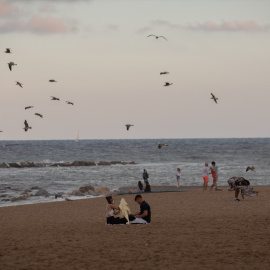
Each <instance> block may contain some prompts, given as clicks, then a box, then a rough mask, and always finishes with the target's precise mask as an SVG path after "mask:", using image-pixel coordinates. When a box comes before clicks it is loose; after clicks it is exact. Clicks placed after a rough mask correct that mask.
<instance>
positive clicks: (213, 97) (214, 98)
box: [211, 93, 218, 103]
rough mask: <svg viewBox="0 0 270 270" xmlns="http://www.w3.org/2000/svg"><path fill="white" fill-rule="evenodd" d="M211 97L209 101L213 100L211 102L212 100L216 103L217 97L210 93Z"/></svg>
mask: <svg viewBox="0 0 270 270" xmlns="http://www.w3.org/2000/svg"><path fill="white" fill-rule="evenodd" d="M211 95H212V97H211V99H213V100H214V101H215V102H216V103H217V100H218V98H217V97H215V95H214V94H212V93H211Z"/></svg>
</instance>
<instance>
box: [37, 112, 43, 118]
mask: <svg viewBox="0 0 270 270" xmlns="http://www.w3.org/2000/svg"><path fill="white" fill-rule="evenodd" d="M35 115H37V116H39V117H41V118H43V115H42V114H40V113H35Z"/></svg>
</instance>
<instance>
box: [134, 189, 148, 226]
mask: <svg viewBox="0 0 270 270" xmlns="http://www.w3.org/2000/svg"><path fill="white" fill-rule="evenodd" d="M135 202H136V203H138V204H139V205H140V212H139V213H137V214H136V215H135V217H136V218H137V219H143V220H145V221H146V222H147V223H150V222H151V207H150V205H149V204H148V203H147V202H146V201H145V200H143V198H142V196H141V195H140V194H138V195H136V197H135Z"/></svg>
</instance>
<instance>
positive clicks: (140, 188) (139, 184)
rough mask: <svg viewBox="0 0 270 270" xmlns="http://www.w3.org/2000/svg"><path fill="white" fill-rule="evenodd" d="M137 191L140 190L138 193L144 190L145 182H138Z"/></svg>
mask: <svg viewBox="0 0 270 270" xmlns="http://www.w3.org/2000/svg"><path fill="white" fill-rule="evenodd" d="M136 192H138V193H140V192H143V184H142V182H141V181H139V182H138V185H137V188H136Z"/></svg>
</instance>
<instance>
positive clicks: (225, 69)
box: [0, 0, 270, 140]
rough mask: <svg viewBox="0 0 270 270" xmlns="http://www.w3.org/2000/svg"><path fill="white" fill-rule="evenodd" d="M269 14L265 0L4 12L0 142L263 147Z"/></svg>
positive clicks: (30, 4)
mask: <svg viewBox="0 0 270 270" xmlns="http://www.w3.org/2000/svg"><path fill="white" fill-rule="evenodd" d="M269 10H270V1H267V0H265V1H260V0H256V1H255V0H254V1H248V0H245V1H244V0H243V1H238V0H231V1H225V0H224V1H219V0H212V1H204V0H197V1H196V0H189V1H181V0H175V1H173V0H160V1H154V0H57V1H55V0H47V1H43V0H6V1H5V0H0V41H1V42H0V44H1V48H0V51H2V53H1V52H0V74H1V81H0V84H1V88H0V89H1V99H0V116H1V117H0V130H2V131H3V133H0V139H1V140H36V139H75V138H76V136H77V132H78V131H79V134H80V138H81V139H135V138H138V139H140V138H225V137H269V134H270V125H269V115H270V106H269V101H270V75H269V70H270V16H269ZM149 34H156V35H163V36H165V37H166V38H167V39H168V41H166V40H163V39H157V40H156V39H155V38H153V37H150V38H147V36H148V35H149ZM6 48H11V50H12V54H6V53H4V51H5V49H6ZM10 61H13V62H14V63H16V64H17V66H15V67H13V70H12V71H9V69H8V65H7V63H8V62H10ZM161 71H168V72H170V74H168V75H159V73H160V72H161ZM49 79H55V80H56V81H57V83H49V82H48V80H49ZM15 81H19V82H21V83H23V88H20V87H19V86H17V85H16V83H15ZM165 82H171V83H173V85H171V86H169V87H164V86H163V85H164V83H165ZM211 92H212V93H214V94H215V95H216V96H217V97H218V104H215V103H214V101H213V100H211V99H210V97H211V96H210V93H211ZM50 96H55V97H58V98H60V102H59V101H51V100H50ZM65 101H72V102H74V104H75V105H74V106H71V105H67V104H66V103H65ZM30 105H32V106H34V108H33V109H30V110H24V107H25V106H30ZM34 113H41V114H43V115H44V118H43V119H41V118H39V117H37V116H35V115H34ZM25 119H27V121H28V123H29V124H30V126H32V130H29V131H28V132H24V130H23V126H24V125H23V122H24V120H25ZM128 123H129V124H134V127H131V129H130V131H128V132H127V131H126V129H125V126H124V125H125V124H128Z"/></svg>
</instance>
